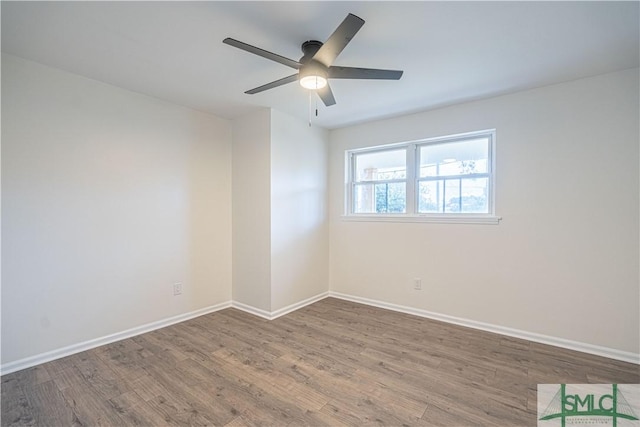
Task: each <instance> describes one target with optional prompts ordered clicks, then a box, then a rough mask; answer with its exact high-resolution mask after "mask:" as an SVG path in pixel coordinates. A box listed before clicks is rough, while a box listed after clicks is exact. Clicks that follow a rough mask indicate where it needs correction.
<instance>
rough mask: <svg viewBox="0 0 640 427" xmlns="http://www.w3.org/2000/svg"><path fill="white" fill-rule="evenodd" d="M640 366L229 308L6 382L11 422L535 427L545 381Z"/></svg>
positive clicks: (634, 373) (428, 328) (470, 333)
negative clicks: (538, 394) (273, 317)
mask: <svg viewBox="0 0 640 427" xmlns="http://www.w3.org/2000/svg"><path fill="white" fill-rule="evenodd" d="M638 382H640V366H638V365H634V364H629V363H624V362H617V361H613V360H610V359H606V358H602V357H597V356H590V355H586V354H583V353H578V352H574V351H570V350H564V349H560V348H556V347H551V346H546V345H542V344H537V343H532V342H528V341H524V340H519V339H514V338H507V337H504V336H501V335H496V334H491V333H488V332H482V331H478V330H473V329H467V328H463V327H459V326H454V325H449V324H445V323H441V322H436V321H432V320H428V319H423V318H419V317H415V316H411V315H407V314H401V313H396V312H392V311H387V310H383V309H379V308H373V307H369V306H365V305H360V304H355V303H351V302H346V301H342V300H338V299H333V298H328V299H324V300H322V301H320V302H317V303H315V304H313V305H310V306H307V307H305V308H303V309H300V310H298V311H296V312H294V313H290V314H288V315H286V316H283V317H281V318H278V319H276V320H272V321H267V320H263V319H260V318H258V317H255V316H252V315H250V314H247V313H244V312H241V311H238V310H235V309H226V310H222V311H219V312H216V313H212V314H209V315H205V316H202V317H198V318H196V319H193V320H190V321H187V322H183V323H180V324H177V325H174V326H170V327H167V328H164V329H160V330H157V331H154V332H150V333H147V334H144V335H140V336H137V337H134V338H130V339H126V340H123V341H119V342H117V343H113V344H109V345H106V346H103V347H99V348H96V349H93V350H89V351H85V352H83V353H79V354H76V355H73V356H69V357H66V358H63V359H59V360H56V361H53V362H49V363H45V364H43V365H39V366H36V367H34V368H30V369H26V370H23V371H19V372H16V373H13V374H8V375H5V376H3V377H2V401H1V404H2V414H1V415H2V425H3V426H10V425H38V426H72V425H73V426H94V425H96V426H98V425H106V426H120V425H149V426H161V425H218V426H229V427H232V426H233V427H235V426H253V425H277V426H281V425H282V426H284V425H309V426H320V425H330V426H340V425H358V426H359V425H385V426H400V425H416V426H426V425H445V426H463V425H473V426H478V425H499V426H512V425H528V426H534V425H536V386H537V384H538V383H638Z"/></svg>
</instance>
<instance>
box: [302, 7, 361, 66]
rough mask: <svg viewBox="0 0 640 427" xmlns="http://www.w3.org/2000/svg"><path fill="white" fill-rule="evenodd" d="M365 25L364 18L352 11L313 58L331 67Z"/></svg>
mask: <svg viewBox="0 0 640 427" xmlns="http://www.w3.org/2000/svg"><path fill="white" fill-rule="evenodd" d="M363 25H364V20H363V19H362V18H359V17H357V16H356V15H353V14H351V13H350V14H348V15H347V17H346V18H345V19H344V21H342V23H341V24H340V25H339V26H338V28H336V30H335V31H334V32H333V34H331V36H329V38H328V39H327V41H326V42H324V44H323V45H322V47H321V48H320V49H319V50H318V51H317V52H316V54H315V55H313V58H312V59H314V60H316V61H318V62H321V63H322V64H324V65H325V66H327V67H329V66H330V65H331V64H333V61H335V59H336V58H337V57H338V55H340V52H342V50H343V49H344V48H345V46H347V44H349V42H350V41H351V39H352V38H353V36H355V35H356V33H357V32H358V30H360V28H361V27H362V26H363Z"/></svg>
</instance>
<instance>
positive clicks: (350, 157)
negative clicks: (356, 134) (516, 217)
mask: <svg viewBox="0 0 640 427" xmlns="http://www.w3.org/2000/svg"><path fill="white" fill-rule="evenodd" d="M478 137H487V138H488V139H489V152H488V157H489V159H488V165H487V173H482V174H478V175H479V176H480V175H481V176H482V177H487V178H488V182H489V184H488V186H489V196H488V200H487V203H488V211H489V212H488V213H486V214H485V213H459V212H456V213H418V191H416V189H417V188H418V185H419V182H420V181H428V180H434V179H436V178H435V177H434V178H420V177H419V174H418V173H417V171H418V170H419V168H420V158H419V157H420V155H419V150H420V147H423V146H426V145H431V144H446V143H449V142H460V141H465V140H470V139H477V138H478ZM398 148H405V149H406V154H407V160H406V165H407V172H406V185H407V188H406V195H407V199H406V213H353V208H354V206H353V195H354V190H355V187H356V185H357V183H358V181H356V177H355V161H356V157H357V155H359V154H366V153H376V152H384V151H389V150H394V149H398ZM495 164H496V130H495V129H488V130H482V131H476V132H467V133H461V134H455V135H447V136H442V137H435V138H427V139H421V140H417V141H409V142H402V143H396V144H387V145H380V146H374V147H365V148H359V149H353V150H347V151H346V152H345V165H346V166H345V203H344V206H345V211H344V215H343V216H342V219H343V220H345V221H382V222H436V223H460V224H498V223H499V222H500V220H501V219H502V218H500V217H499V216H496V214H495V193H496V191H495V188H496V186H495V184H496V169H495ZM462 177H463V178H469V177H473V175H471V176H469V175H463V176H462ZM458 178H460V176H446V177H440V179H458ZM384 182H385V181H380V183H384ZM360 184H361V182H360Z"/></svg>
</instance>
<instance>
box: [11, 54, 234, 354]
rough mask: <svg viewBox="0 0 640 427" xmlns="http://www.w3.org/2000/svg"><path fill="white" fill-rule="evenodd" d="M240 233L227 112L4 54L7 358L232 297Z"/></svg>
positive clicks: (56, 346) (97, 335)
mask: <svg viewBox="0 0 640 427" xmlns="http://www.w3.org/2000/svg"><path fill="white" fill-rule="evenodd" d="M230 246H231V126H230V123H229V122H228V121H226V120H222V119H219V118H216V117H214V116H211V115H208V114H204V113H200V112H196V111H193V110H190V109H187V108H182V107H179V106H175V105H171V104H168V103H165V102H161V101H158V100H156V99H152V98H148V97H145V96H142V95H139V94H135V93H132V92H128V91H125V90H121V89H118V88H115V87H113V86H109V85H105V84H102V83H99V82H96V81H93V80H89V79H86V78H83V77H79V76H76V75H72V74H69V73H66V72H63V71H60V70H55V69H52V68H47V67H44V66H41V65H38V64H35V63H33V62H28V61H25V60H22V59H19V58H16V57H12V56H9V55H3V56H2V266H3V269H2V363H3V364H5V363H9V362H12V361H15V360H18V359H21V358H25V357H28V356H33V355H36V354H40V353H43V352H46V351H49V350H54V349H58V348H61V347H64V346H67V345H71V344H77V343H80V342H83V341H86V340H89V339H93V338H98V337H102V336H105V335H108V334H111V333H115V332H120V331H123V330H126V329H128V328H132V327H136V326H140V325H143V324H145V323H149V322H153V321H156V320H160V319H165V318H168V317H171V316H174V315H178V314H182V313H187V312H190V311H193V310H196V309H200V308H204V307H207V306H210V305H214V304H217V303H221V302H225V301H229V300H230V298H231V254H230V250H229V249H230ZM175 281H182V282H183V283H184V293H183V295H182V296H178V297H174V296H173V294H172V284H173V283H174V282H175Z"/></svg>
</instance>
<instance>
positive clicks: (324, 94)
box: [318, 83, 336, 107]
mask: <svg viewBox="0 0 640 427" xmlns="http://www.w3.org/2000/svg"><path fill="white" fill-rule="evenodd" d="M318 96H319V97H320V99H322V102H324V105H326V106H327V107H330V106H332V105H334V104H335V103H336V99H335V98H334V97H333V92H331V86H329V84H328V83H327V85H326V86H325V87H323V88H322V89H318Z"/></svg>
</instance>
